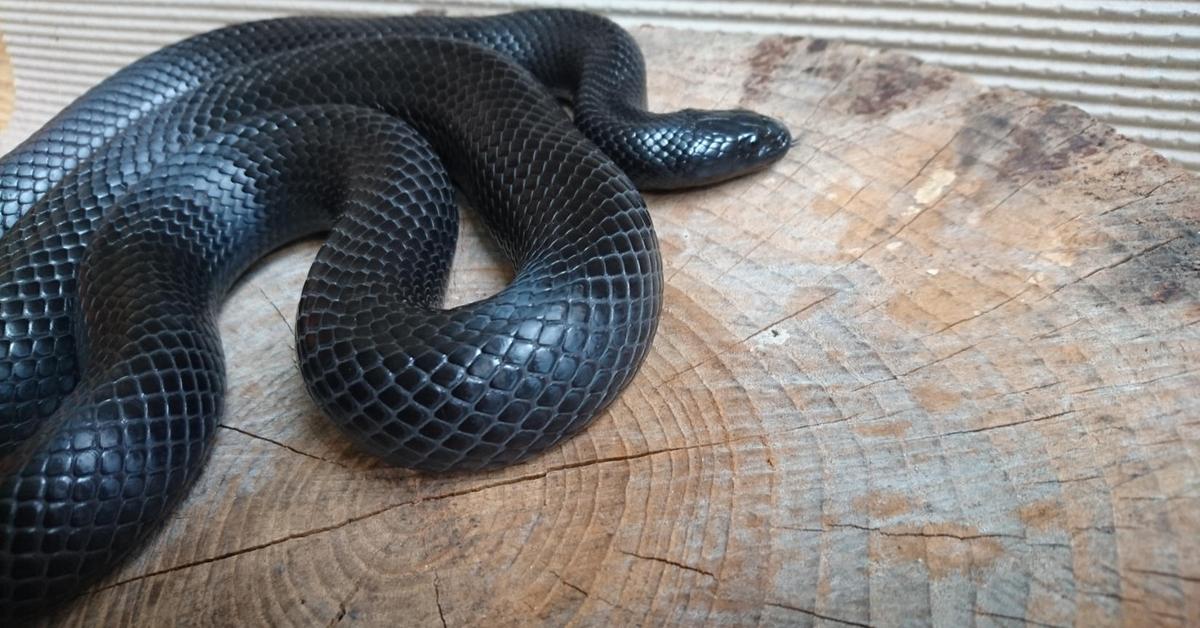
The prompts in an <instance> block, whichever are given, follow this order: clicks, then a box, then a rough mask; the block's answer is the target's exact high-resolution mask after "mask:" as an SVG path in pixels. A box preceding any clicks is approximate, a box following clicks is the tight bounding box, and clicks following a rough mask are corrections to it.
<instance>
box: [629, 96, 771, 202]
mask: <svg viewBox="0 0 1200 628" xmlns="http://www.w3.org/2000/svg"><path fill="white" fill-rule="evenodd" d="M667 115H668V116H670V117H673V118H675V119H674V120H673V121H672V122H673V124H672V125H670V126H668V127H667V128H673V130H674V131H675V133H676V134H675V137H673V138H671V139H670V149H669V150H668V151H667V152H668V154H670V161H671V162H672V163H670V164H668V165H669V167H668V168H665V169H664V171H663V172H660V173H656V175H657V176H654V177H651V178H650V179H649V180H647V181H639V187H642V188H644V189H651V190H667V189H678V188H686V187H697V186H702V185H710V184H713V183H717V182H720V181H725V180H727V179H732V178H734V177H740V176H742V175H744V174H749V173H751V172H756V171H758V170H762V169H763V168H766V167H767V166H769V165H771V164H772V163H775V162H776V161H778V160H779V159H780V158H781V157H783V156H784V155H785V154H787V151H788V148H790V147H791V145H792V134H791V132H790V131H788V129H787V127H785V126H784V125H783V123H781V122H780V121H778V120H776V119H774V118H770V117H768V116H764V115H762V114H759V113H755V112H753V111H748V110H745V109H732V110H727V111H702V110H697V109H684V110H682V111H678V112H675V113H673V114H667Z"/></svg>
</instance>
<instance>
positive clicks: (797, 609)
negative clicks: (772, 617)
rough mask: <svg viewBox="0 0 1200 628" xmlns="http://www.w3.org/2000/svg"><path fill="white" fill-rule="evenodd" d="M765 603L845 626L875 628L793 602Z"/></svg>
mask: <svg viewBox="0 0 1200 628" xmlns="http://www.w3.org/2000/svg"><path fill="white" fill-rule="evenodd" d="M765 604H766V605H767V606H774V607H775V608H782V609H784V610H789V611H794V612H797V613H801V614H803V615H808V616H809V617H815V618H817V619H824V620H825V621H831V622H834V623H837V624H842V625H844V626H858V627H859V628H873V626H872V625H871V624H864V623H861V622H857V621H850V620H849V619H841V618H839V617H833V616H832V615H823V614H821V613H818V612H816V611H814V610H810V609H807V608H802V607H800V606H792V605H791V604H784V603H783V602H765Z"/></svg>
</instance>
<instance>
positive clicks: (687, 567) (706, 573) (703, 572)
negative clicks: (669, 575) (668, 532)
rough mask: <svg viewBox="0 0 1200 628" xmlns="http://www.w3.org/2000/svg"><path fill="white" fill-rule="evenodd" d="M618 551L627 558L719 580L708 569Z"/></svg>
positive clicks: (621, 550) (656, 557) (667, 559)
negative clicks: (651, 562)
mask: <svg viewBox="0 0 1200 628" xmlns="http://www.w3.org/2000/svg"><path fill="white" fill-rule="evenodd" d="M617 551H618V552H621V553H622V554H625V555H626V556H632V557H634V558H640V559H642V560H649V561H653V562H658V563H662V564H664V565H670V566H672V567H677V568H679V569H684V570H687V571H692V572H695V573H698V574H700V575H703V576H708V577H709V578H712V579H713V580H717V579H718V578H717V576H716V574H714V573H713V572H711V571H708V570H706V569H701V568H699V567H693V566H691V565H688V564H685V563H681V562H678V561H674V560H671V559H669V558H661V557H658V556H648V555H646V554H638V553H637V552H630V551H626V550H623V549H618V550H617Z"/></svg>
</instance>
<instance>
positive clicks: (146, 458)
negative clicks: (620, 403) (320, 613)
mask: <svg viewBox="0 0 1200 628" xmlns="http://www.w3.org/2000/svg"><path fill="white" fill-rule="evenodd" d="M643 83H644V74H643V68H642V61H641V55H640V53H639V51H638V49H637V47H636V45H635V44H634V43H633V42H632V40H631V39H630V38H629V36H628V35H627V34H626V33H625V32H624V31H622V30H621V29H620V28H618V27H616V26H615V25H614V24H612V23H611V22H609V21H607V20H605V19H603V18H599V17H596V16H593V15H589V14H585V13H578V12H572V11H530V12H522V13H514V14H510V15H504V16H497V17H491V18H476V19H467V18H457V19H456V18H441V17H404V18H379V19H338V18H287V19H280V20H273V21H267V22H258V23H251V24H243V25H237V26H232V27H228V28H225V29H221V30H218V31H214V32H211V33H207V34H204V35H200V36H197V37H194V38H192V39H189V40H186V41H184V42H181V43H179V44H176V45H174V46H171V47H168V48H165V49H163V50H161V51H159V52H157V53H154V54H152V55H150V56H148V57H146V58H144V59H142V60H140V61H138V62H136V63H134V64H133V65H131V66H129V67H127V68H125V69H124V70H122V71H121V72H119V73H117V74H116V75H114V76H113V77H110V78H109V79H107V80H106V81H104V82H103V83H101V84H100V85H99V86H97V87H96V88H94V89H93V90H91V91H90V92H88V93H87V94H85V95H84V96H83V97H81V98H80V99H79V100H77V101H76V102H75V103H73V104H72V105H71V106H70V107H68V108H67V109H66V110H65V111H64V112H63V113H61V114H60V115H59V116H58V117H56V118H55V119H54V120H52V121H51V122H50V123H48V124H47V125H46V126H45V127H44V128H43V129H42V130H40V131H39V132H38V133H37V134H36V135H35V136H34V137H32V138H31V139H29V140H28V141H26V142H25V143H24V144H22V145H21V146H19V147H18V148H17V149H16V150H14V151H13V152H12V153H10V154H9V155H7V156H6V157H4V158H3V160H2V161H0V218H2V219H3V228H4V231H5V232H6V233H5V234H4V237H3V239H2V240H0V323H2V324H3V332H4V333H3V338H0V447H2V448H3V450H4V451H5V457H4V460H3V462H0V466H2V472H3V474H4V475H3V479H2V480H0V524H2V526H3V527H2V528H0V609H2V612H0V616H14V615H18V614H22V613H25V612H29V611H31V610H36V609H37V608H40V607H42V606H44V605H45V604H46V602H47V601H49V600H53V599H56V598H60V597H63V596H66V595H70V594H71V593H73V592H76V591H78V590H79V589H80V588H81V587H82V586H83V585H85V584H86V583H88V582H90V581H92V580H94V579H95V578H97V577H99V576H101V575H103V574H104V573H106V572H107V571H108V570H110V569H111V568H112V566H113V564H114V563H115V562H116V561H118V560H119V559H120V558H122V557H123V556H124V555H126V554H127V553H128V552H129V551H130V549H132V548H133V547H134V546H136V544H137V543H138V542H139V541H140V540H142V539H143V538H145V536H146V535H147V534H148V532H149V531H150V530H152V529H153V527H154V525H155V524H156V523H158V522H159V521H160V520H161V519H162V518H163V517H164V515H165V514H166V513H167V512H168V511H169V509H170V508H171V507H172V506H173V505H174V504H175V503H177V502H178V501H179V499H180V497H181V496H182V495H183V494H184V493H185V491H186V489H187V487H188V486H189V485H190V483H191V482H192V481H193V480H194V479H195V477H196V475H197V473H198V472H199V469H200V468H201V466H202V464H203V461H204V460H205V458H206V455H207V453H208V451H209V448H210V445H211V443H212V440H213V439H212V435H213V431H214V428H215V426H216V424H217V421H218V418H219V415H220V412H221V407H222V404H223V399H222V395H223V386H224V371H223V364H222V355H221V346H220V339H219V338H218V336H217V332H216V323H215V318H216V312H217V308H218V307H219V303H220V299H221V297H222V295H223V294H224V293H225V291H226V290H227V289H228V287H229V286H230V285H231V283H232V282H233V281H234V280H235V279H236V278H237V277H238V276H239V275H240V274H241V273H242V272H243V271H244V270H245V269H246V268H247V267H248V266H249V265H250V264H252V263H253V262H254V261H255V260H257V259H258V258H259V257H261V256H262V255H263V254H264V253H265V252H267V251H269V250H271V249H273V248H276V247H278V246H280V245H282V244H284V243H286V242H288V241H291V240H294V239H296V238H299V237H301V236H305V235H309V234H312V233H315V232H319V231H323V230H330V229H332V232H331V235H330V236H329V239H328V241H327V242H326V244H325V246H324V247H323V248H322V250H321V252H320V253H319V254H318V257H317V260H316V261H315V262H314V264H313V268H312V271H311V272H310V275H309V279H308V282H307V283H306V285H305V288H304V293H303V296H302V299H301V304H300V311H299V314H298V325H297V330H296V335H297V347H298V350H299V353H300V364H301V370H302V373H303V375H304V377H305V381H306V384H307V386H308V388H309V391H310V393H311V394H312V396H313V398H314V399H315V400H316V402H317V403H318V404H319V405H320V406H321V407H322V408H323V409H324V410H325V411H326V412H327V413H328V414H329V415H330V416H331V417H332V418H333V419H334V420H335V422H336V423H337V424H338V425H339V426H340V427H341V428H342V429H343V431H345V432H346V433H347V434H349V435H350V437H351V438H353V439H354V440H356V441H357V442H359V443H360V444H361V445H363V446H364V447H365V448H367V449H368V450H370V451H372V452H374V453H376V454H378V455H381V456H383V457H384V458H386V459H387V460H389V461H391V462H393V463H396V464H401V465H405V466H410V467H414V468H418V469H423V470H432V471H440V470H450V469H474V468H484V467H490V466H497V465H503V464H508V463H512V462H516V461H519V460H522V459H524V458H525V457H527V456H530V455H532V454H535V453H537V452H540V451H543V450H545V449H546V448H547V447H550V446H552V445H554V444H555V443H557V442H559V441H561V440H562V439H563V438H565V437H567V436H569V435H571V434H572V433H574V432H576V431H578V430H579V429H581V428H582V427H584V426H585V425H586V424H587V423H588V422H589V421H590V420H591V418H592V417H594V416H595V415H596V414H597V413H598V412H599V411H600V410H601V409H603V408H604V407H605V406H606V405H607V404H608V403H609V402H610V401H612V399H613V398H614V397H615V396H616V395H617V394H618V393H619V392H620V390H621V389H622V388H623V387H624V386H625V384H626V383H627V382H628V381H629V379H630V378H631V377H632V375H633V373H634V372H635V371H636V369H637V367H638V366H639V365H640V363H641V361H642V359H643V358H644V356H645V354H646V351H647V349H648V347H649V343H650V341H651V338H652V336H653V334H654V331H655V328H656V325H657V321H658V316H659V312H660V309H661V305H662V273H661V261H660V258H659V252H658V248H657V241H656V239H655V235H654V231H653V229H652V226H651V221H650V216H649V214H648V212H647V210H646V207H645V204H644V202H643V201H642V198H641V196H640V195H639V194H638V191H637V189H636V188H635V183H636V184H637V185H638V186H640V187H642V188H643V189H671V188H678V187H685V186H693V185H700V184H707V183H712V182H716V181H720V180H722V179H726V178H730V177H733V176H737V175H740V174H743V173H745V172H750V171H753V170H756V169H759V168H762V167H764V166H765V165H767V164H769V163H771V162H773V161H774V160H776V159H778V158H779V157H780V156H782V155H783V153H784V152H785V151H786V150H787V147H788V144H789V141H790V138H789V135H788V132H787V130H786V129H784V128H783V127H782V126H781V125H779V124H778V123H776V122H774V121H773V120H771V119H769V118H765V117H762V116H759V115H757V114H753V113H750V112H747V111H740V110H736V111H724V112H707V111H696V110H684V111H679V112H674V113H668V114H652V113H648V112H647V111H645V109H644V87H643ZM547 88H549V89H550V90H555V91H557V92H560V93H563V94H567V95H569V102H570V106H571V111H572V113H573V116H572V115H568V114H567V113H566V112H565V111H564V110H563V108H562V106H561V105H560V104H559V103H558V102H557V101H556V100H555V99H554V97H553V96H551V95H550V92H549V91H547ZM452 182H453V184H452ZM455 189H458V190H461V191H462V192H463V194H464V196H465V197H466V198H467V200H468V201H469V202H470V204H471V205H472V206H473V207H474V208H475V209H476V210H478V211H479V213H480V214H481V216H482V217H483V220H484V222H485V224H486V225H487V226H488V228H489V230H490V231H491V233H492V234H493V235H494V236H495V238H496V239H497V241H498V243H499V244H500V247H501V248H502V250H503V251H504V252H505V253H506V254H507V255H508V256H509V257H510V258H511V259H512V261H513V264H514V267H515V270H516V276H515V279H514V280H513V282H512V283H511V285H509V286H508V287H507V288H505V289H504V290H503V291H501V292H500V293H498V294H497V295H495V296H493V297H491V298H488V299H485V300H483V301H480V302H477V303H472V304H468V305H464V306H461V307H457V308H453V309H448V310H443V309H440V308H439V304H440V299H441V296H442V293H443V290H444V287H445V277H446V273H447V271H448V269H449V264H450V258H451V255H452V253H453V249H454V242H455V238H456V235H457V209H456V204H455Z"/></svg>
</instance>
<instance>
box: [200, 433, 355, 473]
mask: <svg viewBox="0 0 1200 628" xmlns="http://www.w3.org/2000/svg"><path fill="white" fill-rule="evenodd" d="M217 427H219V428H222V429H226V430H229V431H231V432H237V433H238V434H241V435H243V436H247V437H249V438H253V439H255V440H261V441H263V442H266V443H270V444H272V445H275V446H276V447H280V448H282V449H286V450H288V451H290V452H292V453H294V454H299V455H301V456H304V457H305V458H312V459H313V460H319V461H321V462H327V463H329V464H332V465H335V466H338V467H341V468H343V469H346V468H349V467H347V466H346V465H345V464H342V463H341V462H338V461H337V460H330V459H329V458H322V457H321V456H318V455H316V454H310V453H308V452H307V451H304V450H302V449H297V448H295V447H292V446H291V445H288V444H287V443H283V442H280V441H277V440H275V439H273V438H267V437H266V436H260V435H258V434H255V433H253V432H249V431H246V430H243V429H241V428H239V427H234V426H232V425H226V424H225V423H218V424H217Z"/></svg>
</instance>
